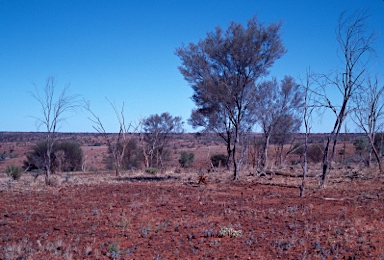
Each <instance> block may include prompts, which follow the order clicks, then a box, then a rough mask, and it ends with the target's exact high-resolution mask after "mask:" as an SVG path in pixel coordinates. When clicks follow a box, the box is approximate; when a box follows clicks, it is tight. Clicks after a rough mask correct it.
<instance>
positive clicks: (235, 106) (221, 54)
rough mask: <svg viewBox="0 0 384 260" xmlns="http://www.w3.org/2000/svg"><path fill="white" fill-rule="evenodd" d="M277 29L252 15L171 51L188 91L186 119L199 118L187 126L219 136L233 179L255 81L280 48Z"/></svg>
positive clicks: (250, 115) (281, 51)
mask: <svg viewBox="0 0 384 260" xmlns="http://www.w3.org/2000/svg"><path fill="white" fill-rule="evenodd" d="M280 28H281V24H271V25H269V26H268V27H265V26H264V25H263V24H261V23H260V22H259V21H258V20H257V19H256V18H255V17H254V18H252V19H250V20H249V21H248V24H247V28H244V26H243V25H242V24H239V23H235V22H232V23H231V25H230V26H229V27H228V29H227V30H226V31H225V32H223V30H222V29H221V28H220V27H217V28H216V30H215V31H214V32H209V33H207V37H206V38H205V39H203V40H200V41H199V42H198V43H197V44H194V43H190V44H189V45H187V46H185V45H183V46H182V47H180V48H178V49H176V55H177V56H178V57H179V58H180V59H181V61H182V66H180V67H179V70H180V72H181V73H182V74H183V76H184V78H185V80H186V81H188V82H189V83H190V85H191V87H192V89H193V91H194V94H193V96H192V100H193V101H194V103H195V105H196V107H197V108H196V109H195V110H194V111H193V113H192V118H199V120H198V121H193V122H194V124H193V126H194V127H199V126H201V127H203V128H205V129H206V130H209V131H214V132H216V133H219V134H221V136H222V137H223V139H224V140H225V142H226V143H227V152H228V156H231V157H232V160H233V168H234V169H233V171H234V179H237V178H238V166H239V165H238V158H237V154H236V153H237V146H238V144H239V141H240V140H239V138H240V134H241V132H243V131H246V130H247V129H249V128H251V127H252V125H253V124H254V123H255V118H254V114H253V113H251V111H252V109H251V108H252V106H254V104H253V103H254V101H255V94H256V82H257V81H258V80H259V79H260V78H262V77H263V76H266V75H267V74H268V73H269V71H268V69H269V68H270V67H271V66H272V65H273V63H274V62H275V60H277V59H279V58H280V57H281V56H282V55H283V54H284V53H285V52H286V50H285V48H284V46H283V43H282V41H281V38H280V33H279V32H280ZM196 114H198V115H199V116H197V115H196ZM215 116H217V118H216V119H215ZM224 133H225V134H224ZM231 145H232V148H230V146H231Z"/></svg>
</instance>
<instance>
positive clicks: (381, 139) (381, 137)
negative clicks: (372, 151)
mask: <svg viewBox="0 0 384 260" xmlns="http://www.w3.org/2000/svg"><path fill="white" fill-rule="evenodd" d="M373 143H374V145H375V147H376V149H377V151H378V152H379V153H380V154H382V153H383V152H384V133H377V134H376V135H375V140H374V142H373Z"/></svg>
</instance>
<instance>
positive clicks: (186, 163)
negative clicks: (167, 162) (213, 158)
mask: <svg viewBox="0 0 384 260" xmlns="http://www.w3.org/2000/svg"><path fill="white" fill-rule="evenodd" d="M194 161H195V154H194V153H187V152H185V151H183V152H181V157H180V159H179V163H180V166H181V168H188V167H190V166H191V164H192V163H193V162H194Z"/></svg>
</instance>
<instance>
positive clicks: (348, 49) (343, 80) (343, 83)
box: [317, 12, 374, 188]
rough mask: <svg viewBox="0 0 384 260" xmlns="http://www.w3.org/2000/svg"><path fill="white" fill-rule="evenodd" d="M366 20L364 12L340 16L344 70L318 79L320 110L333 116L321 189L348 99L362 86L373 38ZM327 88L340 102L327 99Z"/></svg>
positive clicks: (330, 162) (348, 108)
mask: <svg viewBox="0 0 384 260" xmlns="http://www.w3.org/2000/svg"><path fill="white" fill-rule="evenodd" d="M367 18H368V17H367V16H366V15H365V13H364V12H356V13H354V14H353V15H351V16H348V17H345V14H344V13H342V14H341V15H340V17H339V22H338V28H337V32H336V37H337V42H338V43H339V46H340V50H341V54H342V55H341V61H342V65H343V68H342V69H340V70H337V71H336V72H335V73H334V74H331V75H321V76H320V77H319V78H318V79H317V80H318V82H319V83H320V86H321V88H322V90H323V93H322V94H321V97H322V100H323V102H322V105H323V107H325V108H329V109H331V111H332V112H333V113H334V115H335V116H336V120H335V123H334V126H333V129H332V132H331V133H330V135H329V137H328V139H327V143H326V146H325V150H324V156H323V161H322V178H321V186H322V187H323V188H324V187H325V183H326V179H327V176H328V172H329V170H330V168H331V164H332V161H333V158H334V155H335V151H336V145H337V141H338V138H339V134H340V130H341V127H342V124H343V123H344V120H345V118H346V116H347V115H348V114H349V112H350V111H351V109H352V107H353V106H352V104H350V103H351V102H350V101H351V98H352V96H353V95H355V94H356V93H357V91H358V90H359V88H360V87H361V84H362V81H363V78H362V76H363V74H364V72H365V65H366V62H367V59H366V58H367V54H369V52H370V51H371V50H372V49H371V44H372V41H373V38H374V35H373V33H369V30H368V29H367V27H366V25H365V23H366V20H367ZM327 86H330V87H332V88H333V89H336V90H337V91H338V92H339V94H340V99H341V101H340V103H334V102H332V101H331V99H330V98H329V97H328V96H327V91H326V88H327ZM331 146H332V147H331Z"/></svg>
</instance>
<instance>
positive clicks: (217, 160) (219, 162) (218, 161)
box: [211, 154, 228, 167]
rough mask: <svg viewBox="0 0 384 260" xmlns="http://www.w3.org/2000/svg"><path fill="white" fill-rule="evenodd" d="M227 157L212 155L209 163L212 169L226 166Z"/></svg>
mask: <svg viewBox="0 0 384 260" xmlns="http://www.w3.org/2000/svg"><path fill="white" fill-rule="evenodd" d="M227 160H228V156H226V155H225V154H214V155H212V156H211V162H212V165H213V166H214V167H221V166H225V165H226V164H227Z"/></svg>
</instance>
